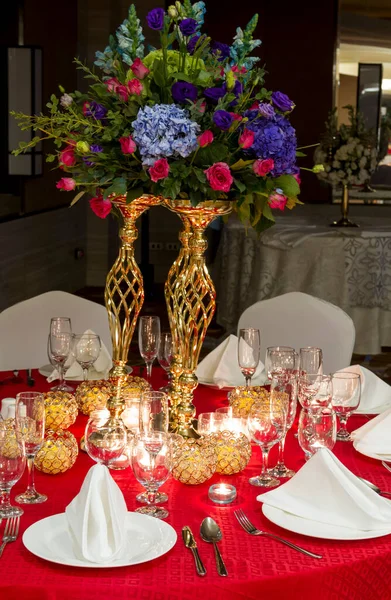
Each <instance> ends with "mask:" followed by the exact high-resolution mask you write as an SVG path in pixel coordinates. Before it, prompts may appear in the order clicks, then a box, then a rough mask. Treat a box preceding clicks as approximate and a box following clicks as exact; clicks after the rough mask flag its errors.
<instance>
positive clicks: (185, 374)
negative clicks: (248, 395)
mask: <svg viewBox="0 0 391 600" xmlns="http://www.w3.org/2000/svg"><path fill="white" fill-rule="evenodd" d="M165 204H166V206H167V207H168V208H169V209H170V210H172V211H173V212H175V213H177V214H178V215H179V216H180V217H181V219H182V221H183V223H184V229H183V231H182V232H181V234H180V236H179V239H180V240H181V242H182V249H181V251H180V254H179V256H178V258H177V260H176V261H175V262H174V264H173V266H172V268H171V269H170V272H169V275H168V279H167V282H166V286H165V296H166V303H167V311H168V316H169V321H170V327H171V333H172V336H173V340H174V345H175V351H176V353H177V354H178V355H179V356H180V358H181V362H182V369H183V370H182V374H181V375H180V376H179V377H178V372H177V370H176V373H175V381H176V386H175V387H174V389H173V395H174V402H172V411H171V412H172V414H171V426H172V428H173V429H174V431H176V432H177V433H179V434H180V435H183V436H186V437H190V436H196V435H197V434H196V432H195V430H194V427H193V421H194V416H195V407H194V405H193V394H194V390H195V389H196V387H197V385H198V380H197V377H196V374H195V370H196V368H197V364H198V359H199V355H200V351H201V347H202V344H203V341H204V339H205V335H206V332H207V329H208V327H209V324H210V322H211V320H212V318H213V315H214V312H215V310H216V291H215V288H214V285H213V281H212V279H211V277H210V275H209V272H208V269H207V266H206V264H205V250H206V248H207V241H206V238H205V235H204V232H205V229H206V227H207V226H208V225H209V224H210V223H211V222H212V221H213V220H214V219H215V218H216V217H219V216H221V215H226V214H228V213H230V212H231V210H232V203H231V202H229V201H224V200H219V201H215V202H213V201H206V202H201V203H200V204H198V205H197V206H196V207H194V206H191V204H190V202H189V201H187V200H165ZM178 397H179V398H178ZM178 400H179V401H178Z"/></svg>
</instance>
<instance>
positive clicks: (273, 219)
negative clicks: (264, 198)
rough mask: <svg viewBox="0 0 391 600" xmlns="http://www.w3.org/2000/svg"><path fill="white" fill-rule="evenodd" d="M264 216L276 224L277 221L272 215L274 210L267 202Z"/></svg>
mask: <svg viewBox="0 0 391 600" xmlns="http://www.w3.org/2000/svg"><path fill="white" fill-rule="evenodd" d="M262 215H263V216H264V217H265V219H268V220H269V221H272V223H275V221H276V220H275V218H274V215H273V213H272V209H271V208H270V206H269V204H268V203H267V202H266V203H265V205H264V207H263V211H262Z"/></svg>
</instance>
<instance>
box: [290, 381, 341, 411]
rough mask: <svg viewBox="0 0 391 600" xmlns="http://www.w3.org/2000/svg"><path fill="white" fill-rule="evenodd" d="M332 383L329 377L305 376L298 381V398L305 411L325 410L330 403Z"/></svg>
mask: <svg viewBox="0 0 391 600" xmlns="http://www.w3.org/2000/svg"><path fill="white" fill-rule="evenodd" d="M332 389H333V385H332V381H331V377H330V376H329V375H315V374H306V375H300V377H299V379H298V398H299V402H300V404H301V406H302V407H303V408H307V409H310V408H311V409H316V408H322V407H323V408H326V407H330V406H331V402H332Z"/></svg>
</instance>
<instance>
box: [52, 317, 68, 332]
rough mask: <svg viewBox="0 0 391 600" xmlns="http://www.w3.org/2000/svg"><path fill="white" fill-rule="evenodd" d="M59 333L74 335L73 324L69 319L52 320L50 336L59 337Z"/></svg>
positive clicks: (54, 318) (57, 318) (56, 318)
mask: <svg viewBox="0 0 391 600" xmlns="http://www.w3.org/2000/svg"><path fill="white" fill-rule="evenodd" d="M59 333H70V334H72V324H71V319H70V318H69V317H52V318H51V319H50V331H49V335H57V334H59Z"/></svg>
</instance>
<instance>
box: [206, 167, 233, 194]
mask: <svg viewBox="0 0 391 600" xmlns="http://www.w3.org/2000/svg"><path fill="white" fill-rule="evenodd" d="M204 173H205V175H206V178H207V180H208V181H209V185H210V187H211V188H212V190H219V191H222V192H229V190H230V189H231V185H232V183H233V180H234V178H233V177H232V174H231V171H230V170H229V166H228V165H227V163H224V162H218V163H214V165H212V166H211V167H209V169H206V171H204Z"/></svg>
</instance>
